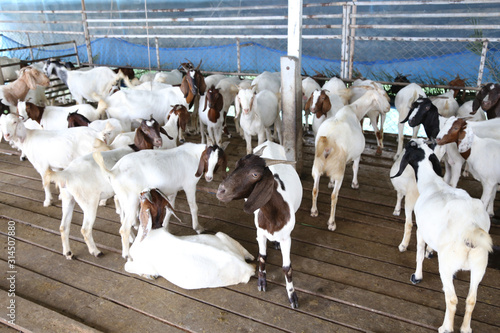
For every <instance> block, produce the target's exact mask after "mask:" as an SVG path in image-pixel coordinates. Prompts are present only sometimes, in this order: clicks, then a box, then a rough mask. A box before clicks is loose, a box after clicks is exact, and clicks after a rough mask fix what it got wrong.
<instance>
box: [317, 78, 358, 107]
mask: <svg viewBox="0 0 500 333" xmlns="http://www.w3.org/2000/svg"><path fill="white" fill-rule="evenodd" d="M321 89H324V90H327V91H329V92H330V94H335V95H338V96H339V97H340V99H341V100H342V103H343V104H344V105H348V104H349V100H350V99H351V94H352V92H351V90H349V89H347V87H346V85H345V83H344V81H342V80H341V79H339V78H337V77H333V78H331V79H330V80H328V81H327V82H325V84H324V85H323V87H322V88H321Z"/></svg>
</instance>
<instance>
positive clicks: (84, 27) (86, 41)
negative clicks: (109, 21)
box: [82, 0, 93, 65]
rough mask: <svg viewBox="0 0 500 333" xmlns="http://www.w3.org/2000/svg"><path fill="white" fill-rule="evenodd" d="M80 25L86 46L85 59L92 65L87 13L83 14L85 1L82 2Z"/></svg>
mask: <svg viewBox="0 0 500 333" xmlns="http://www.w3.org/2000/svg"><path fill="white" fill-rule="evenodd" d="M82 23H83V33H84V35H85V44H86V45H87V58H88V61H89V65H92V64H93V60H92V48H91V47H90V35H89V25H88V23H87V13H86V12H85V0H82Z"/></svg>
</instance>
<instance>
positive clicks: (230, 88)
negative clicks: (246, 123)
mask: <svg viewBox="0 0 500 333" xmlns="http://www.w3.org/2000/svg"><path fill="white" fill-rule="evenodd" d="M244 84H248V85H250V84H251V81H250V80H241V79H240V78H239V77H237V76H234V77H227V78H224V79H222V80H220V81H219V83H217V85H216V86H215V88H216V89H219V94H220V95H221V96H222V101H223V103H222V111H221V112H222V114H223V117H224V123H223V125H222V126H223V131H224V134H226V135H227V136H228V137H229V138H230V137H231V134H230V133H229V130H228V129H227V125H226V117H227V113H228V112H229V107H230V106H231V105H234V101H235V98H236V95H238V92H239V89H238V86H240V87H242V86H243V85H244ZM234 125H235V127H236V132H238V133H239V127H240V126H239V125H240V124H239V121H237V119H236V118H235V119H234Z"/></svg>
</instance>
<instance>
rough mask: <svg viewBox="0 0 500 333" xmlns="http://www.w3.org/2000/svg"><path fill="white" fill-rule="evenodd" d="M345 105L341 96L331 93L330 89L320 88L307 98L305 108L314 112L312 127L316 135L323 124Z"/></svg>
mask: <svg viewBox="0 0 500 333" xmlns="http://www.w3.org/2000/svg"><path fill="white" fill-rule="evenodd" d="M343 106H344V103H343V102H342V99H341V98H340V96H338V95H336V94H331V93H330V92H329V91H328V90H325V89H320V90H315V91H313V92H312V94H311V96H310V97H309V99H308V100H307V103H306V105H305V110H306V111H310V112H311V113H312V114H313V121H312V129H313V133H314V135H315V136H316V134H317V133H318V129H319V127H320V126H321V124H322V123H323V122H324V121H325V120H326V119H328V118H331V117H333V116H335V114H336V113H337V111H338V110H340V109H341V108H342V107H343Z"/></svg>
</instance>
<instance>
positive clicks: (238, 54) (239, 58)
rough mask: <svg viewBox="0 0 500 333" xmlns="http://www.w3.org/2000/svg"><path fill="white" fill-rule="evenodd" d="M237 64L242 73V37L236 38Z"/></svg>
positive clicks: (239, 71)
mask: <svg viewBox="0 0 500 333" xmlns="http://www.w3.org/2000/svg"><path fill="white" fill-rule="evenodd" d="M236 58H237V59H236V66H237V70H238V73H241V46H240V39H239V38H236Z"/></svg>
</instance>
